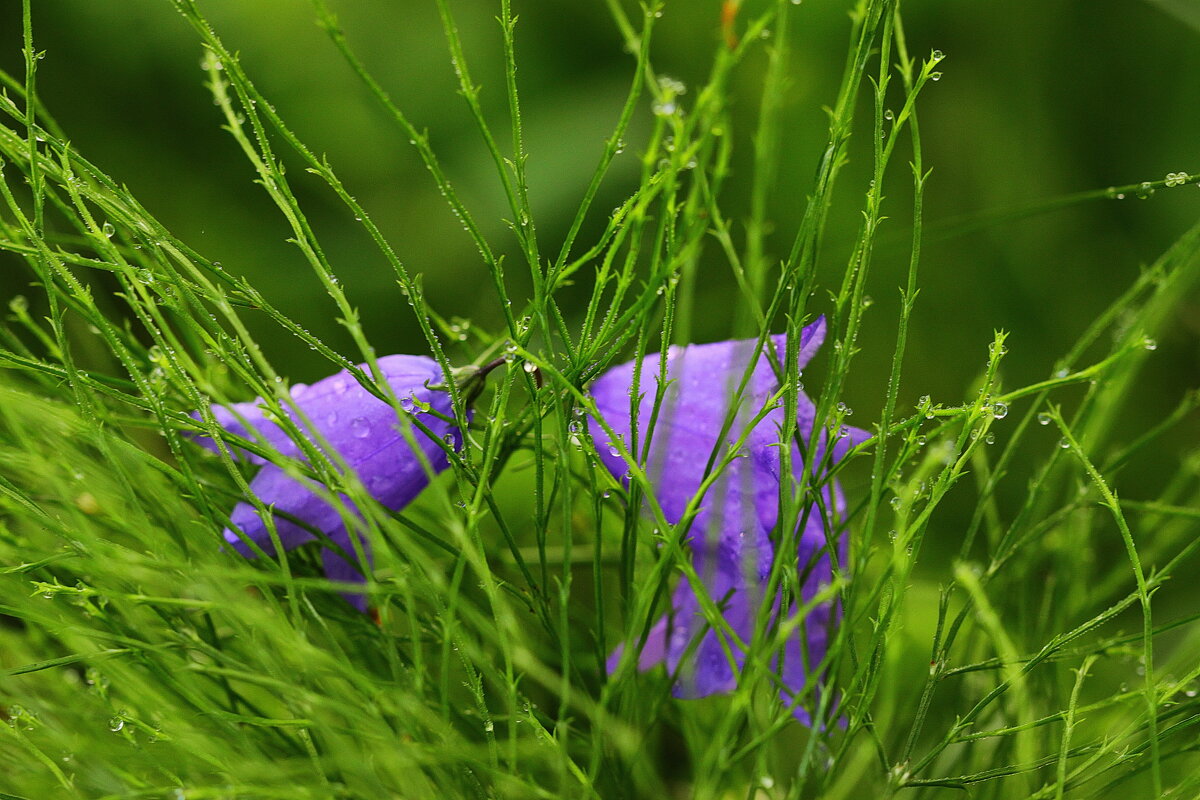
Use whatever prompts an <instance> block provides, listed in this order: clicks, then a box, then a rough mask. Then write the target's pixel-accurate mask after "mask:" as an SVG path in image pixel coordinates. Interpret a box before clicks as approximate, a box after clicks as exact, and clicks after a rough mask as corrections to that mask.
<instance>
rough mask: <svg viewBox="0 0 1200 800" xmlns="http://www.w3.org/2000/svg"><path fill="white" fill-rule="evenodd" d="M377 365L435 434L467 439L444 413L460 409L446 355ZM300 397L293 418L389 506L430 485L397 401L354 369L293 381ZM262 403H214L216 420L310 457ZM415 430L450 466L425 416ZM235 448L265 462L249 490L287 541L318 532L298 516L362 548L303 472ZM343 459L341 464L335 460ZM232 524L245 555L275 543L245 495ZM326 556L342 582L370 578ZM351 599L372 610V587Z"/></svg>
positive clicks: (205, 441)
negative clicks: (444, 364)
mask: <svg viewBox="0 0 1200 800" xmlns="http://www.w3.org/2000/svg"><path fill="white" fill-rule="evenodd" d="M377 363H378V365H379V370H380V372H381V373H382V375H383V378H384V380H386V381H387V383H388V385H389V386H390V387H391V390H392V392H394V393H395V395H396V399H397V400H398V401H399V403H400V407H401V408H402V409H404V410H406V411H411V412H412V414H413V419H414V420H418V421H420V423H421V424H423V425H424V426H425V427H427V428H428V429H429V431H430V432H431V433H432V434H433V435H434V436H437V437H439V438H441V439H443V440H444V441H446V442H452V443H453V446H454V448H455V449H457V448H458V447H459V446H460V445H461V443H462V441H461V433H460V431H459V429H458V426H456V425H454V424H453V423H451V422H448V421H447V420H446V419H442V418H441V417H447V418H452V417H453V410H452V408H451V403H450V394H449V392H446V391H444V390H439V389H434V388H431V387H433V386H436V385H438V384H444V383H445V378H444V377H443V375H442V370H441V367H439V366H438V364H437V362H436V361H434V360H433V359H432V358H427V357H425V356H409V355H393V356H384V357H383V358H379V359H377ZM362 369H363V370H364V371H367V372H368V374H369V368H368V366H367V365H365V364H364V365H362ZM291 397H292V400H293V401H294V403H295V405H296V406H297V407H298V408H299V409H300V411H301V412H302V413H301V414H300V415H297V414H295V413H294V412H293V411H292V410H291V409H290V408H288V405H287V404H284V411H285V412H286V413H288V415H289V416H290V417H291V418H292V419H293V420H294V422H295V424H296V427H297V428H299V429H300V430H301V431H303V432H305V434H306V435H308V434H309V432H310V431H312V430H313V429H315V431H316V433H317V434H318V435H317V436H312V435H310V436H309V438H310V440H311V441H312V442H313V444H314V446H315V447H317V448H318V449H319V450H321V451H322V452H324V453H325V454H326V455H329V456H333V453H331V452H330V450H329V449H328V447H331V448H332V449H333V451H336V454H337V457H338V458H340V459H341V460H342V461H343V462H344V463H345V464H346V466H347V467H348V468H349V469H351V470H353V471H354V472H355V473H356V474H357V476H358V478H359V480H360V481H361V482H362V484H363V486H364V487H365V488H366V491H367V493H368V494H370V496H371V497H372V498H374V499H375V500H376V501H378V502H379V503H380V505H383V506H385V507H387V508H389V509H392V510H394V511H395V510H399V509H401V508H403V507H404V506H406V505H407V504H408V503H409V502H411V501H412V499H413V498H414V497H416V496H417V494H418V493H419V492H420V491H421V490H422V489H424V488H425V486H426V485H427V484H428V483H429V473H428V472H427V471H426V468H425V466H424V465H423V464H422V463H421V459H420V458H419V457H418V456H417V454H416V453H415V452H414V451H413V448H412V446H411V445H410V444H409V440H408V438H406V437H405V434H404V433H403V432H402V427H401V426H402V424H403V423H401V421H400V420H399V419H398V417H397V414H396V410H395V408H394V407H393V406H392V405H391V404H390V403H386V402H384V401H383V400H380V399H379V398H378V397H376V396H375V395H373V394H371V393H370V392H368V391H367V390H366V389H365V388H363V386H362V385H361V384H360V383H359V382H358V381H357V380H356V379H355V378H354V377H353V376H352V375H351V374H350V373H349V372H347V371H342V372H339V373H337V374H336V375H331V376H330V377H328V378H324V379H322V380H319V381H317V382H316V383H314V384H313V385H311V386H305V385H303V384H297V385H296V386H294V387H292V389H291ZM260 403H261V399H257V400H254V401H252V402H248V403H235V404H233V405H231V406H228V407H226V406H213V408H212V411H213V415H214V416H215V417H216V419H217V422H219V423H220V424H221V426H222V427H223V428H224V429H225V430H227V431H229V432H230V433H232V434H235V435H237V436H240V437H242V438H244V439H247V440H249V441H257V442H259V443H265V444H266V446H268V447H270V448H271V449H272V450H275V451H276V452H278V453H280V454H282V455H283V456H286V457H289V458H295V459H298V460H301V461H305V462H307V459H306V458H305V456H304V454H303V452H302V451H301V449H300V447H299V446H298V445H297V444H296V442H295V441H293V440H292V438H291V437H290V436H289V435H288V433H287V432H286V431H285V430H284V429H283V428H282V427H280V426H279V425H278V424H276V423H275V422H273V421H271V420H270V419H268V418H267V415H266V414H265V413H264V411H263V408H262V407H261V406H260ZM439 415H441V416H439ZM194 416H198V415H194ZM412 436H413V438H414V439H415V441H416V443H417V445H418V447H419V448H420V450H421V451H422V452H423V453H424V457H425V460H426V461H427V462H428V464H429V466H430V467H431V468H432V470H433V471H434V472H440V471H441V470H444V469H445V468H446V467H447V460H446V453H445V451H444V450H443V449H442V445H440V444H439V443H438V442H436V441H434V440H433V439H431V438H430V436H429V435H428V434H427V433H425V432H424V431H422V430H421V429H420V427H418V426H417V425H416V424H413V425H412ZM197 441H198V442H199V443H200V444H202V445H203V446H204V447H207V448H209V449H210V450H216V449H217V445H216V443H215V442H214V441H213V440H212V439H210V438H208V437H207V436H199V437H197ZM327 446H328V447H327ZM236 452H237V453H238V455H239V456H240V457H242V458H245V459H247V460H249V461H251V462H253V463H256V464H261V465H262V469H260V470H259V471H258V474H257V475H255V476H254V479H253V480H252V481H250V490H251V491H252V492H253V493H254V495H255V496H256V497H257V498H258V499H259V500H260V501H262V503H263V504H264V505H266V506H267V507H268V508H273V509H274V511H275V512H276V513H275V514H274V523H275V529H276V531H277V533H278V534H279V540H280V543H281V544H282V545H283V547H284V548H285V549H291V548H293V547H296V546H298V545H301V544H303V543H305V542H307V541H311V540H313V539H315V538H316V537H315V536H314V535H313V533H312V532H311V531H310V530H308V529H306V528H305V527H304V526H302V525H300V524H297V522H295V521H293V518H294V519H295V520H301V521H303V522H304V523H305V524H306V525H307V526H310V527H311V528H315V529H317V530H320V531H322V532H324V533H325V535H326V536H328V537H329V539H330V540H332V541H333V542H334V543H336V544H337V545H339V546H340V547H341V548H342V549H343V550H344V551H345V552H346V553H347V554H350V555H351V556H353V553H354V547H353V545H352V544H351V541H350V534H349V532H348V531H347V530H346V526H345V523H344V521H343V519H342V515H341V514H339V513H338V510H337V508H335V507H334V506H333V505H332V504H331V503H330V502H328V501H327V500H325V499H323V498H322V497H321V496H320V495H319V494H317V493H316V492H315V491H313V489H312V487H311V483H312V482H311V481H309V480H307V479H304V480H298V479H297V478H294V477H292V476H290V475H288V474H287V472H285V471H284V469H283V468H282V467H280V466H278V465H276V464H272V463H270V462H268V461H267V460H266V459H264V458H262V457H261V456H258V455H255V454H253V453H249V452H246V451H244V450H236ZM334 463H335V464H336V463H337V461H336V459H334ZM306 484H309V485H306ZM341 501H342V503H344V504H345V506H346V508H348V509H350V510H352V511H353V512H354V513H355V514H356V515H357V513H358V512H357V508H356V507H355V505H354V503H352V502H351V501H350V499H349V498H348V497H346V496H345V495H342V496H341ZM229 523H230V527H229V528H226V529H225V540H226V541H227V542H229V543H230V544H231V545H233V547H234V548H235V549H236V550H238V551H239V552H240V553H242V554H243V555H246V556H253V555H254V554H255V553H254V550H253V549H252V548H251V547H250V546H249V545H248V544H247V541H246V540H249V541H252V542H254V543H255V544H256V545H258V546H259V547H260V548H261V549H262V550H263V551H264V552H266V553H268V554H270V553H272V552H273V551H274V546H273V544H272V541H271V535H270V533H269V532H268V529H267V524H266V522H265V521H264V520H263V518H262V516H260V515H259V513H258V511H257V510H256V509H255V508H254V506H253V505H251V504H250V503H247V502H241V503H238V504H237V506H236V507H235V508H234V509H233V512H232V513H231V514H230V519H229ZM238 531H240V532H241V533H240V535H239V533H238ZM322 555H323V561H324V566H325V573H326V575H328V576H329V578H331V579H333V580H338V581H362V580H363V576H362V574H361V573H360V572H359V570H358V567H357V566H356V565H353V564H351V563H349V562H348V561H347V560H346V559H345V558H343V557H342V556H341V555H339V554H338V553H337V552H336V551H334V550H330V549H328V548H327V549H325V550H324V552H323V554H322ZM346 597H347V599H348V600H349V601H350V602H351V603H352V604H354V605H355V606H357V607H358V608H359V609H362V610H365V608H366V598H365V597H364V596H363V595H361V594H353V595H347V596H346Z"/></svg>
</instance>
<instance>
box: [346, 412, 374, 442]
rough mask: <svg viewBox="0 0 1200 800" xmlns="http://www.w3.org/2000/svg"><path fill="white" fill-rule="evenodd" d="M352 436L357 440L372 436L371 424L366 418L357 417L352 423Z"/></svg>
mask: <svg viewBox="0 0 1200 800" xmlns="http://www.w3.org/2000/svg"><path fill="white" fill-rule="evenodd" d="M350 434H351V435H352V436H354V438H356V439H365V438H367V437H368V436H370V435H371V423H370V422H368V421H367V418H366V417H355V418H354V419H353V420H351V421H350Z"/></svg>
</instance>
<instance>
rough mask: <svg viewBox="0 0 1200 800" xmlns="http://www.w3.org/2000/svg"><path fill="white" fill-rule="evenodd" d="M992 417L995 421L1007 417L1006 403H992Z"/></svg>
mask: <svg viewBox="0 0 1200 800" xmlns="http://www.w3.org/2000/svg"><path fill="white" fill-rule="evenodd" d="M992 416H993V417H995V418H996V419H1004V418H1005V417H1007V416H1008V403H1005V402H1002V401H1000V400H997V401H996V402H995V403H992Z"/></svg>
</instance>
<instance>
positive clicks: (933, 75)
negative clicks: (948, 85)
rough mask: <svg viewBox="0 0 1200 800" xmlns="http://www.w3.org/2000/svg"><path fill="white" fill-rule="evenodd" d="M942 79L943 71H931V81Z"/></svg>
mask: <svg viewBox="0 0 1200 800" xmlns="http://www.w3.org/2000/svg"><path fill="white" fill-rule="evenodd" d="M941 79H942V73H940V72H931V73H929V80H931V81H940V80H941Z"/></svg>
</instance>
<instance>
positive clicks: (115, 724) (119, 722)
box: [108, 717, 125, 733]
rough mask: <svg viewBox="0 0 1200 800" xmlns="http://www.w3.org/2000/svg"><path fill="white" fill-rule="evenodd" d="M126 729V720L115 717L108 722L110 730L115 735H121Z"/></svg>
mask: <svg viewBox="0 0 1200 800" xmlns="http://www.w3.org/2000/svg"><path fill="white" fill-rule="evenodd" d="M124 727H125V720H123V719H121V718H120V717H113V718H112V719H110V720H109V721H108V729H109V730H110V731H112V732H113V733H119V732H120V731H121V729H122V728H124Z"/></svg>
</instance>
